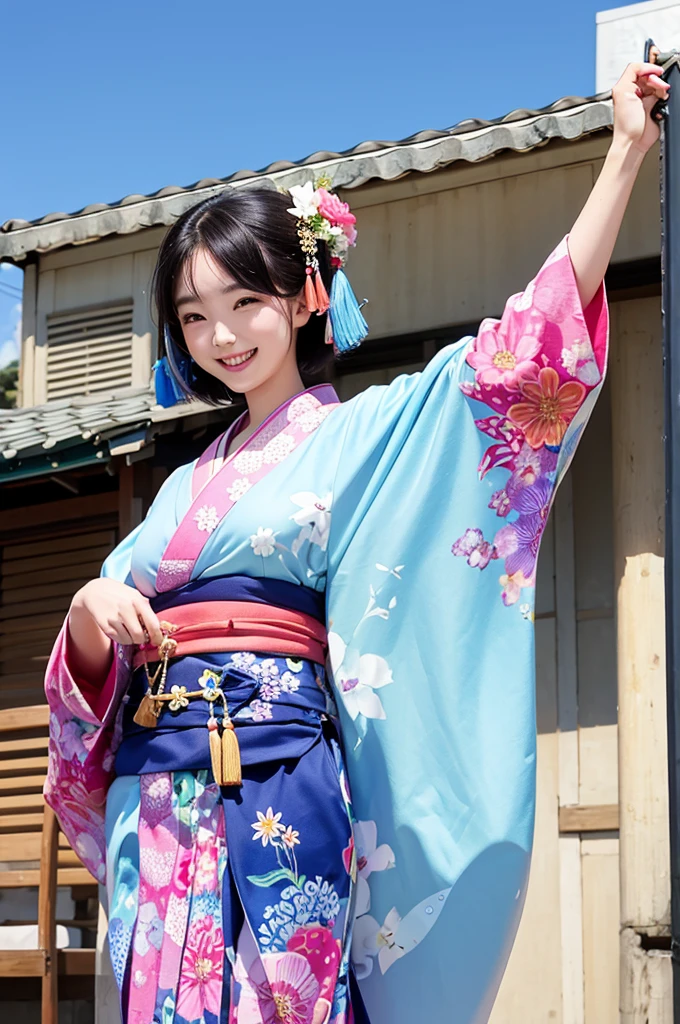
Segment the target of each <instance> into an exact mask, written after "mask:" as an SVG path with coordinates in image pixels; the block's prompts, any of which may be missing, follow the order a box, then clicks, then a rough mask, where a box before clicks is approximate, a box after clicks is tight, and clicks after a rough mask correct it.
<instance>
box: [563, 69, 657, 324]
mask: <svg viewBox="0 0 680 1024" xmlns="http://www.w3.org/2000/svg"><path fill="white" fill-rule="evenodd" d="M659 71H660V68H659V67H658V65H656V64H645V63H642V62H641V63H637V64H629V65H628V67H627V68H626V70H625V71H624V72H623V74H622V75H621V78H620V79H619V81H618V82H617V83H616V85H615V86H614V89H613V90H612V97H613V100H614V135H613V138H612V143H611V146H610V147H609V152H608V153H607V156H606V158H605V161H604V165H603V167H602V170H601V171H600V174H599V177H598V179H597V181H596V182H595V185H594V186H593V190H592V192H591V193H590V195H589V196H588V200H587V202H586V204H585V206H584V207H583V209H582V211H581V213H580V214H579V216H578V219H577V220H576V223H575V224H574V226H573V228H572V229H571V232H570V233H569V241H568V246H569V255H570V257H571V261H572V264H573V267H574V274H575V277H576V282H577V285H578V290H579V295H580V298H581V304H582V305H583V307H584V308H585V307H587V306H588V305H589V303H590V301H591V300H592V299H593V297H594V296H595V294H596V292H597V290H598V288H599V287H600V284H601V282H602V279H603V277H604V274H605V271H606V269H607V266H608V265H609V261H610V259H611V256H612V252H613V251H614V245H615V243H616V239H617V236H618V233H619V229H620V227H621V221H622V220H623V215H624V213H625V211H626V206H627V205H628V200H629V198H630V194H631V192H632V190H633V185H634V184H635V179H636V177H637V174H638V171H639V170H640V166H641V164H642V161H643V160H644V157H645V154H646V153H647V151H648V150H649V149H650V148H651V147H652V146H653V145H654V143H655V142H656V141H657V139H658V138H659V125H658V122H657V121H656V120H654V119H653V118H652V116H651V113H652V108H653V107H654V105H655V103H656V101H657V100H658V99H666V97H667V96H668V91H669V89H670V86H669V85H668V83H667V82H664V81H663V79H661V78H659Z"/></svg>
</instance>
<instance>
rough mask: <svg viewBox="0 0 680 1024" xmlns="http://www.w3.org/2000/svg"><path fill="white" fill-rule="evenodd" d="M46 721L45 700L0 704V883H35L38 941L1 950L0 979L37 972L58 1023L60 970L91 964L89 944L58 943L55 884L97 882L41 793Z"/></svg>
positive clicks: (48, 1018)
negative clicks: (41, 702) (23, 705)
mask: <svg viewBox="0 0 680 1024" xmlns="http://www.w3.org/2000/svg"><path fill="white" fill-rule="evenodd" d="M48 728H49V710H48V708H47V707H46V706H45V705H39V706H35V707H28V708H12V709H11V710H7V711H0V890H2V889H16V888H24V887H37V889H38V921H37V926H38V928H37V937H38V941H37V948H36V949H26V950H24V949H16V950H11V949H10V950H0V978H28V977H34V978H42V1024H57V1021H58V996H59V993H58V983H59V975H60V974H61V975H83V974H89V975H94V971H95V950H94V949H72V948H67V949H62V950H57V944H56V932H57V921H56V916H55V911H56V899H57V887H58V886H70V887H74V886H77V887H84V888H80V890H79V892H80V895H81V896H83V895H91V896H95V895H96V891H97V889H96V883H95V881H94V879H93V878H92V876H91V875H90V873H89V872H88V871H87V870H86V869H85V868H84V867H83V866H82V864H81V863H80V861H79V859H78V857H77V856H76V854H75V853H74V852H73V850H72V849H71V848H70V847H69V845H68V842H67V841H66V838H65V836H64V835H63V834H62V833H61V832H60V830H59V824H58V822H57V819H56V817H55V815H54V812H53V811H52V809H51V808H49V807H48V806H47V805H46V804H45V802H44V800H43V796H42V788H43V783H44V781H45V775H46V772H47V744H48ZM0 923H1V922H0ZM64 923H68V924H72V925H73V926H74V927H79V926H83V925H86V926H93V925H94V921H77V920H75V921H73V922H64Z"/></svg>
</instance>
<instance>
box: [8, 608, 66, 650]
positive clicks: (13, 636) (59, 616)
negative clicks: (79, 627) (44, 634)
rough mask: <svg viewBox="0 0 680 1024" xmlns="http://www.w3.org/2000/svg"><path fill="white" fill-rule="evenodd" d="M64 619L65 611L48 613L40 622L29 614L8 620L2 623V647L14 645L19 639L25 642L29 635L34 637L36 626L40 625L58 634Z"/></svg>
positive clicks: (42, 628) (41, 617)
mask: <svg viewBox="0 0 680 1024" xmlns="http://www.w3.org/2000/svg"><path fill="white" fill-rule="evenodd" d="M63 621H64V613H63V612H54V613H51V614H50V613H49V612H48V613H47V614H46V615H41V616H40V621H39V623H38V622H36V619H35V618H33V616H31V615H27V616H26V617H25V618H23V619H14V620H13V621H11V622H7V623H5V624H4V625H3V624H2V623H0V648H5V649H6V648H8V647H13V646H14V645H15V644H17V643H18V642H19V641H21V642H25V641H26V640H27V638H28V637H32V636H33V635H34V633H35V632H36V626H37V625H39V626H40V628H41V630H44V631H47V630H50V631H52V635H53V636H56V634H57V632H58V631H59V629H60V628H61V625H62V623H63ZM19 634H27V636H19Z"/></svg>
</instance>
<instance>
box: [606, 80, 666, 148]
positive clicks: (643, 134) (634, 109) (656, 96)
mask: <svg viewBox="0 0 680 1024" xmlns="http://www.w3.org/2000/svg"><path fill="white" fill-rule="evenodd" d="M660 73H661V68H660V67H659V65H658V64H646V63H644V62H642V61H640V62H639V63H633V64H629V65H628V67H627V68H626V69H625V71H624V72H623V74H622V75H621V77H620V78H619V80H618V82H617V83H616V85H615V86H614V88H613V89H612V100H613V102H614V139H613V141H614V142H615V143H619V142H620V143H622V144H624V145H625V144H626V143H628V144H629V145H632V146H634V147H635V148H636V149H638V150H639V151H640V152H641V153H642V154H643V155H644V154H645V153H646V152H647V151H648V150H649V149H651V147H652V146H653V145H654V143H655V142H656V141H657V139H658V138H659V121H658V119H655V118H653V117H651V116H650V115H651V113H652V109H653V107H654V105H655V103H656V102H657V100H665V99H666V98H667V96H668V93H669V90H670V86H669V84H668V82H664V80H663V79H662V78H661V77H660Z"/></svg>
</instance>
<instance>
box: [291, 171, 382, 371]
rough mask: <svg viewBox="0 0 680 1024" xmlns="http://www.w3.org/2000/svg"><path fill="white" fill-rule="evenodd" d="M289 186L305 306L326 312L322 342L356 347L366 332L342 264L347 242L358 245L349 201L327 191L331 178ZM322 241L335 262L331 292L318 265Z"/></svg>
mask: <svg viewBox="0 0 680 1024" xmlns="http://www.w3.org/2000/svg"><path fill="white" fill-rule="evenodd" d="M288 191H289V194H290V196H291V198H292V200H293V206H292V207H291V209H289V210H288V212H289V213H291V214H292V215H293V216H294V217H296V218H297V222H298V228H297V231H298V237H299V239H300V248H301V249H302V252H303V253H304V255H305V260H306V263H307V267H306V278H305V303H306V306H307V309H308V310H309V311H310V313H317V314H318V315H319V316H320V315H322V314H323V313H328V321H327V324H326V343H327V344H329V345H333V346H334V348H335V351H336V352H348V351H349V350H350V349H353V348H357V347H358V346H359V345H360V344H361V342H362V341H363V340H364V338H365V337H366V335H367V334H368V325H367V324H366V321H365V319H364V317H363V315H362V312H361V305H360V304H359V303H358V302H357V299H356V296H355V294H354V292H353V291H352V286H351V285H350V283H349V280H348V279H347V275H346V274H345V272H344V270H343V266H344V264H345V262H346V260H347V254H348V252H349V247H350V246H351V245H356V240H357V229H356V217H355V216H354V214H353V213H352V212H351V211H350V208H349V205H348V204H347V203H343V202H342V200H341V199H339V198H338V196H336V195H335V193H334V192H331V180H330V178H326V177H322V178H319V179H317V181H316V182H312V181H307V182H305V184H304V185H293V186H292V187H291V188H290V189H289V190H288ZM320 241H323V242H325V243H326V245H327V247H328V251H329V253H330V257H331V264H332V266H333V267H334V268H335V273H334V275H333V283H332V285H331V294H330V296H329V295H328V292H327V291H326V287H325V285H324V283H323V280H322V278H321V273H320V271H319V259H318V243H319V242H320ZM362 305H363V303H362Z"/></svg>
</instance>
